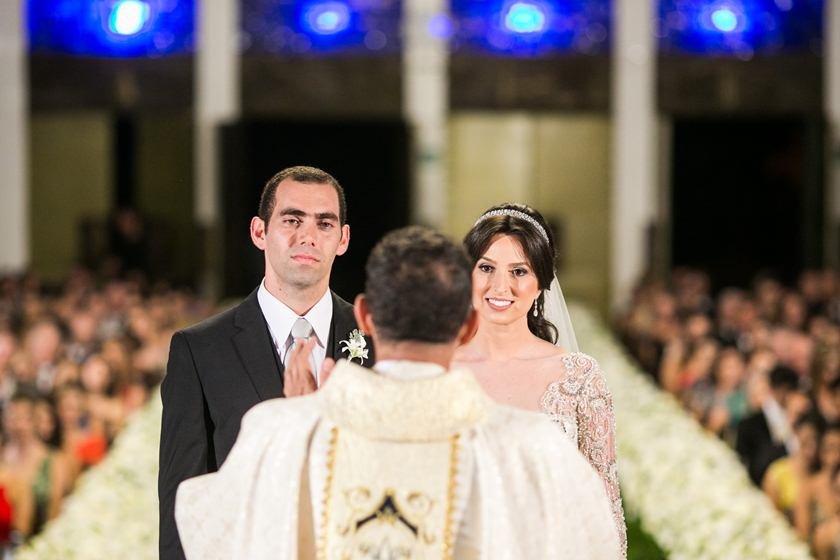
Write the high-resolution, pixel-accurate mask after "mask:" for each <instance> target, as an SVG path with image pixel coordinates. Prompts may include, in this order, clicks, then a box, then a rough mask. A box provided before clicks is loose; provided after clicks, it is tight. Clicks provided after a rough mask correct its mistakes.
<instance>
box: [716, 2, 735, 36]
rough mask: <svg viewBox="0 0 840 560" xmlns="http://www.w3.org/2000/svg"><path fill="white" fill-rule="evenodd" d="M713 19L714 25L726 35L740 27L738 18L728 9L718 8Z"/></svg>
mask: <svg viewBox="0 0 840 560" xmlns="http://www.w3.org/2000/svg"><path fill="white" fill-rule="evenodd" d="M711 17H712V25H714V26H715V27H716V28H717V29H719V30H720V31H723V32H724V33H729V32H730V31H735V29H736V28H737V27H738V16H737V14H735V12H733V11H732V10H731V9H729V8H728V7H722V8H717V9H716V10H715V11H713V12H712V16H711Z"/></svg>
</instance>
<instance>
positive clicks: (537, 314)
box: [534, 300, 540, 317]
mask: <svg viewBox="0 0 840 560" xmlns="http://www.w3.org/2000/svg"><path fill="white" fill-rule="evenodd" d="M539 316H540V314H539V312H538V311H537V300H534V317H539Z"/></svg>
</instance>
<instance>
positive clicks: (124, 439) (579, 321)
mask: <svg viewBox="0 0 840 560" xmlns="http://www.w3.org/2000/svg"><path fill="white" fill-rule="evenodd" d="M570 311H571V313H572V316H573V318H574V324H575V330H576V332H577V336H578V340H579V342H580V346H581V348H582V349H583V350H584V351H585V352H587V353H588V354H592V355H593V356H595V357H596V358H597V359H598V361H599V362H600V364H601V366H602V368H603V370H604V372H605V374H606V376H607V380H608V382H609V385H610V389H611V390H612V392H613V396H614V400H615V408H616V418H617V425H618V451H619V465H618V466H619V472H620V476H621V485H622V493H623V495H624V498H625V502H624V507H625V508H626V509H627V510H628V512H630V513H633V514H635V515H638V516H639V517H641V519H642V526H643V528H644V529H645V530H646V531H648V532H649V533H650V534H651V535H652V536H653V537H654V538H655V539H656V541H657V543H658V544H659V545H660V546H661V547H662V548H663V549H664V550H666V551H667V552H668V554H669V558H671V559H672V560H688V559H706V558H708V559H720V560H728V559H732V560H749V559H753V558H754V559H761V560H773V559H778V560H798V559H800V558H801V559H803V560H804V559H808V558H810V556H809V555H808V551H807V548H806V547H805V545H804V544H802V543H801V542H800V541H798V540H797V538H796V536H795V535H794V534H793V532H792V531H791V529H790V527H789V525H788V524H787V522H786V521H785V519H784V518H783V517H782V516H781V515H779V514H778V513H776V511H775V510H774V509H773V507H772V505H771V504H770V503H769V501H767V499H765V498H764V496H763V494H761V492H759V491H758V490H757V489H755V488H754V487H753V486H752V484H751V483H750V482H749V480H748V479H747V476H746V474H745V472H744V470H743V468H741V466H740V464H739V463H738V460H737V458H736V457H735V455H734V453H733V452H732V451H731V450H730V449H729V448H728V447H727V446H726V445H725V444H723V443H722V442H720V441H719V440H718V439H717V438H715V437H712V436H710V435H708V434H707V433H706V432H704V431H703V430H702V429H701V428H700V427H699V426H698V425H697V423H696V422H694V420H692V419H691V418H690V417H689V416H688V415H686V413H685V412H684V411H683V409H682V408H681V406H680V405H679V404H678V403H677V402H676V401H674V400H673V399H672V398H670V397H669V396H668V395H666V394H664V393H662V392H661V391H660V390H659V389H657V388H656V387H654V386H653V385H652V384H651V383H650V382H649V381H648V380H647V378H646V377H645V376H644V374H642V373H641V372H639V370H638V369H637V367H636V366H635V365H634V364H633V362H632V360H630V359H629V358H628V357H627V356H626V355H625V354H624V352H623V350H622V349H621V348H620V347H619V346H618V344H617V343H616V342H615V340H614V339H613V337H612V336H611V335H610V334H609V332H608V331H607V330H606V329H605V328H604V326H603V325H602V324H601V322H600V321H599V320H597V319H595V318H594V316H593V315H592V314H591V313H590V312H589V311H587V310H586V309H584V308H582V307H580V306H576V305H573V306H571V309H570ZM160 413H161V404H160V396H159V394H158V393H155V394H154V395H153V396H152V398H151V400H150V402H149V404H148V405H147V406H146V407H145V408H144V409H142V410H141V411H139V412H138V413H137V414H135V416H134V417H133V418H132V419H131V421H130V422H129V424H128V425H127V426H126V428H125V429H124V430H123V432H122V433H121V434H120V436H119V437H118V438H117V440H116V441H115V443H114V446H113V448H112V450H111V452H110V453H109V454H108V456H107V457H106V459H105V460H104V461H103V462H102V464H100V465H99V466H97V467H96V468H94V469H92V470H91V471H89V472H88V473H86V474H85V475H84V476H83V478H82V479H81V480H80V481H79V484H78V486H77V488H76V491H75V492H74V493H73V494H72V495H71V496H70V497H69V498H68V499H67V500H66V502H65V506H64V512H63V513H62V515H61V516H60V517H59V518H58V519H56V520H54V521H52V522H51V523H50V524H49V525H48V526H47V528H46V529H45V530H44V532H43V533H42V534H41V535H39V536H38V537H36V538H35V539H33V541H32V542H31V543H30V544H29V545H28V546H27V547H26V548H25V549H23V550H21V551H20V552H19V553H18V555H17V557H16V558H17V560H45V559H56V560H58V559H60V560H75V559H79V560H99V559H102V560H111V559H113V558H131V559H132V560H135V559H136V560H144V559H146V558H148V559H149V560H152V559H155V558H157V537H158V503H157V470H158V443H159V438H160Z"/></svg>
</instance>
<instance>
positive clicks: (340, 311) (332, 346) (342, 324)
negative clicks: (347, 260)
mask: <svg viewBox="0 0 840 560" xmlns="http://www.w3.org/2000/svg"><path fill="white" fill-rule="evenodd" d="M332 298H333V320H332V323H331V324H330V340H329V343H328V346H327V350H328V352H327V356H328V357H330V358H332V359H334V360H336V361H338V360H341V359H342V358H347V354H346V353H342V352H341V342H342V341H344V340H349V338H350V333H351V332H352V331H353V329H356V328H358V326H357V325H356V317H355V316H354V315H353V306H352V305H350V304H349V303H347V302H346V301H344V300H343V299H341V298H340V297H338V296H337V295H335V293H333V294H332ZM365 340H366V341H367V347H368V358H367V359H366V360H365V362H364V363H365V365H370V364H373V363H374V362H375V361H376V356H375V355H374V350H375V349H374V347H373V341H372V340H371V338H370V337H369V336H366V337H365Z"/></svg>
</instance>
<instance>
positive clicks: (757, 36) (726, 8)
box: [657, 0, 825, 60]
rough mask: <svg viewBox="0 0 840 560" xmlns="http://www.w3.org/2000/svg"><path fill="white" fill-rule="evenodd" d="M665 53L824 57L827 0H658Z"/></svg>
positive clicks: (659, 34) (661, 38)
mask: <svg viewBox="0 0 840 560" xmlns="http://www.w3.org/2000/svg"><path fill="white" fill-rule="evenodd" d="M658 1H659V28H658V29H657V35H658V36H659V48H660V51H661V52H664V53H669V52H674V53H695V54H702V55H709V56H720V55H724V56H726V55H731V56H736V57H738V58H742V59H745V60H746V59H749V58H751V57H753V56H755V55H756V54H759V53H776V52H783V51H799V52H803V51H804V52H813V53H819V52H821V51H820V49H821V47H820V45H821V42H822V36H823V7H824V3H825V0H796V2H794V1H793V0H658Z"/></svg>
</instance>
